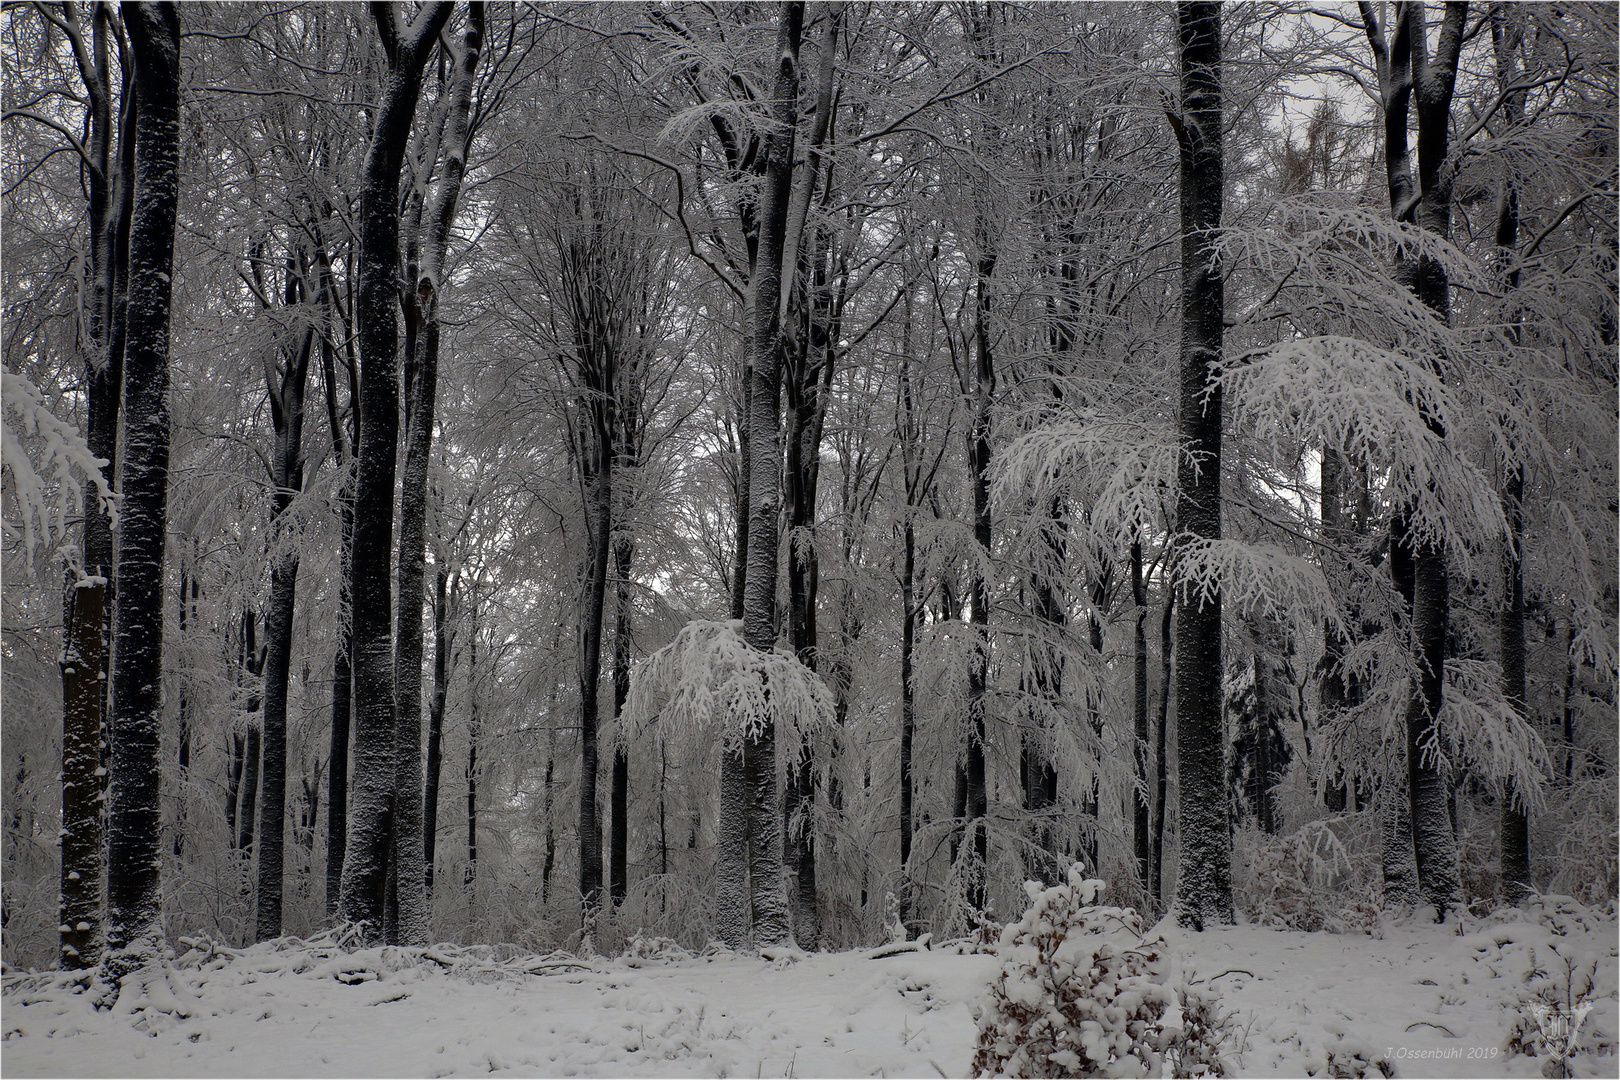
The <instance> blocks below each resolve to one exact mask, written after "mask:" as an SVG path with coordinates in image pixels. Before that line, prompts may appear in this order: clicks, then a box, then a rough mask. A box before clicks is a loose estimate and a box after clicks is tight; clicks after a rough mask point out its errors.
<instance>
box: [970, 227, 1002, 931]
mask: <svg viewBox="0 0 1620 1080" xmlns="http://www.w3.org/2000/svg"><path fill="white" fill-rule="evenodd" d="M978 233H979V237H978V238H979V256H978V260H977V264H976V278H975V281H974V308H973V314H974V327H973V356H974V368H973V371H974V374H973V379H972V381H971V383H970V384H969V385H968V386H967V387H965V388H964V390H965V392H966V393H967V395H968V396H969V399H970V400H971V401H972V402H973V410H974V411H973V420H972V423H971V425H970V426H969V429H968V432H967V443H968V445H967V451H968V474H969V476H968V479H969V482H970V483H971V484H972V487H973V538H974V540H975V541H976V542H977V543H978V545H979V548H980V558H981V559H983V560H985V561H988V560H989V559H990V557H991V553H992V541H991V529H992V520H991V510H990V408H991V404H992V402H993V401H994V400H995V394H996V368H995V354H994V353H993V352H992V351H991V348H990V278H991V277H992V276H993V275H994V274H995V272H996V252H995V249H994V248H993V247H992V245H991V241H990V237H989V227H988V223H987V222H986V221H985V220H984V210H983V208H981V209H980V211H979V222H978ZM968 623H969V625H970V626H971V627H972V631H971V635H970V640H971V641H972V643H973V650H974V654H973V659H972V660H970V661H969V663H968V698H967V722H968V730H967V738H966V747H965V752H964V756H963V762H962V773H963V777H964V779H965V783H966V788H965V792H964V795H965V799H966V801H965V804H964V805H963V808H962V811H963V815H964V817H965V820H966V825H965V829H966V835H965V837H964V842H965V843H966V844H967V845H968V851H969V860H970V861H969V864H968V866H967V868H966V876H967V890H966V899H967V904H968V907H970V908H972V909H973V911H975V912H982V911H983V910H984V907H985V902H986V899H987V896H988V893H987V885H988V882H987V880H986V875H987V874H988V871H989V857H990V835H989V831H988V823H987V822H986V821H985V820H984V818H985V814H986V813H987V812H988V811H989V793H988V790H987V788H986V786H985V781H986V776H985V749H984V740H985V720H986V717H985V709H986V702H985V691H986V689H987V687H988V684H989V678H990V641H989V634H990V587H989V583H988V582H987V581H985V579H984V573H983V572H982V570H980V569H978V568H977V567H975V569H974V571H973V574H972V577H971V579H970V581H969V584H968Z"/></svg>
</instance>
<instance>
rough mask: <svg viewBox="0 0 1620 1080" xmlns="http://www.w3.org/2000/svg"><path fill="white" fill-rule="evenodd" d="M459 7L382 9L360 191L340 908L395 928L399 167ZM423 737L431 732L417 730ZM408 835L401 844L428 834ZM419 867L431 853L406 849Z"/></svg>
mask: <svg viewBox="0 0 1620 1080" xmlns="http://www.w3.org/2000/svg"><path fill="white" fill-rule="evenodd" d="M452 6H453V5H451V4H449V3H433V4H429V5H427V6H426V7H424V8H422V9H421V10H420V11H419V12H417V14H416V16H415V18H413V19H412V20H411V22H410V23H409V24H408V25H406V26H405V27H403V28H402V27H400V26H399V25H398V24H397V23H396V20H395V14H394V8H393V5H391V4H383V5H376V6H374V7H373V9H372V14H373V17H374V19H375V21H376V24H377V36H378V40H379V42H380V45H381V48H382V51H383V56H384V59H385V61H386V68H385V70H386V75H385V79H384V83H383V87H382V92H381V97H380V99H379V102H378V110H377V119H376V126H375V129H374V131H373V134H372V140H371V146H370V149H369V151H368V153H367V157H366V166H365V173H364V180H363V185H362V187H361V191H360V208H359V237H360V248H359V256H358V263H357V265H358V272H357V275H356V276H357V278H358V282H357V288H356V295H355V336H356V338H357V340H358V344H359V352H360V402H359V412H360V425H359V446H358V448H357V450H356V469H357V473H356V482H355V496H354V507H355V509H354V514H355V520H354V529H353V541H352V544H351V547H352V553H351V555H350V560H351V563H350V565H351V567H352V573H353V575H354V580H353V586H352V587H353V590H354V591H353V601H352V603H353V623H354V630H353V634H354V646H353V648H354V659H353V664H354V700H355V709H356V713H355V726H354V766H355V768H354V776H355V778H356V783H355V784H354V786H353V790H352V791H351V793H350V802H349V835H348V840H347V843H346V845H345V856H344V862H343V882H342V886H341V892H340V895H339V900H338V914H339V916H340V917H341V918H343V919H344V920H346V921H349V922H354V923H363V924H365V933H366V934H367V936H368V937H370V938H380V936H381V935H382V932H383V917H384V913H385V907H386V902H385V892H386V886H387V882H388V867H389V865H390V847H391V839H392V838H394V837H395V830H394V822H395V820H396V817H395V815H396V813H397V809H396V785H397V783H398V780H397V776H398V775H399V765H398V762H399V761H400V760H401V757H400V754H399V742H400V739H399V735H398V726H399V724H398V715H399V714H398V708H397V702H396V700H395V680H394V648H393V644H394V643H393V637H392V635H391V634H390V632H389V631H390V626H389V621H390V617H391V614H392V611H391V608H392V606H393V605H392V600H393V590H392V589H391V588H390V585H389V580H388V566H389V557H390V552H391V550H392V548H393V531H394V513H393V505H394V476H395V467H394V462H395V446H394V444H395V441H396V439H397V438H398V433H399V389H398V386H397V385H396V380H397V377H398V371H399V368H398V363H399V361H398V356H397V355H396V349H397V341H398V331H397V328H396V323H397V320H398V304H399V288H398V280H399V176H400V170H401V168H402V167H403V165H404V157H405V148H406V143H407V141H408V140H409V138H410V132H411V120H412V117H413V116H414V115H415V113H416V101H417V97H418V95H419V93H420V92H421V88H422V72H423V69H424V68H425V67H426V65H427V62H428V58H429V55H430V53H431V52H432V49H433V46H434V44H435V43H436V41H437V39H438V36H439V31H440V30H442V29H443V28H444V24H445V22H446V21H447V20H448V19H449V18H450V11H451V7H452ZM412 731H413V732H417V738H420V734H419V730H418V729H417V728H412ZM421 836H422V834H421V832H420V831H419V830H412V831H410V832H409V833H406V832H404V831H401V832H399V833H398V837H397V844H396V846H395V850H400V849H402V848H403V847H407V846H414V845H417V844H420V843H421ZM399 858H401V859H402V860H404V865H406V866H408V867H413V868H414V867H420V865H421V860H420V858H419V857H418V858H411V857H408V856H406V855H404V854H403V853H401V854H400V855H399Z"/></svg>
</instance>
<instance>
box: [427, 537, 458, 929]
mask: <svg viewBox="0 0 1620 1080" xmlns="http://www.w3.org/2000/svg"><path fill="white" fill-rule="evenodd" d="M449 583H450V571H449V568H448V567H446V566H445V565H444V563H443V562H440V563H439V569H438V573H437V574H435V575H434V579H433V698H432V701H431V703H430V704H429V705H428V741H427V780H426V786H425V789H424V790H425V792H426V793H425V795H424V796H423V798H422V867H423V871H424V873H425V874H426V877H425V881H426V882H427V885H426V888H427V898H428V903H429V905H430V906H431V904H432V902H433V857H434V849H435V848H436V847H437V846H438V833H439V780H440V774H441V773H442V772H443V770H444V706H445V701H446V699H447V698H448V697H449V694H450V646H451V641H452V639H453V636H454V635H453V633H452V630H451V626H450V619H451V611H450V607H449V603H450V588H449Z"/></svg>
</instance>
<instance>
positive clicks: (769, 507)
mask: <svg viewBox="0 0 1620 1080" xmlns="http://www.w3.org/2000/svg"><path fill="white" fill-rule="evenodd" d="M781 19H782V22H781V30H780V32H779V33H778V35H777V57H778V59H777V72H776V83H775V86H774V88H773V90H772V95H771V96H772V99H773V101H774V102H775V105H774V107H773V110H772V113H773V115H772V119H773V120H774V121H775V129H774V130H773V131H772V133H771V134H770V135H768V136H767V137H766V140H765V150H764V153H765V157H766V166H765V183H764V188H763V192H762V194H761V197H760V211H759V229H760V232H759V237H760V239H759V256H758V259H757V261H756V265H755V270H754V275H753V278H752V279H751V280H750V282H749V292H750V293H751V294H752V296H751V300H752V309H753V311H752V314H753V326H752V333H751V335H750V339H749V354H750V355H749V390H748V398H749V402H748V406H749V416H748V456H749V459H750V469H749V490H748V548H747V551H746V553H745V555H746V560H747V564H748V570H747V576H746V580H745V583H744V586H743V631H744V636H745V637H746V639H747V641H748V644H749V646H750V647H751V648H754V649H757V650H759V651H760V652H769V651H771V650H772V649H774V648H775V645H776V583H777V547H778V535H779V529H778V516H779V515H780V513H781V509H782V472H781V464H780V459H781V453H782V419H781V399H782V348H783V342H782V321H781V312H780V302H781V295H782V273H783V266H782V257H783V252H784V246H785V245H784V240H785V234H786V231H787V217H788V213H787V212H788V200H789V192H790V188H791V185H792V181H793V137H794V129H795V128H796V127H797V125H798V112H799V110H798V101H799V40H800V37H801V35H802V33H803V29H804V4H803V3H799V2H796V0H789V2H787V3H784V4H783V5H782V16H781ZM788 269H789V270H791V268H788ZM743 765H744V773H745V775H746V778H747V779H746V786H747V797H748V804H747V820H748V840H749V852H748V876H749V882H748V884H749V900H750V905H749V906H750V909H751V912H752V915H753V921H754V937H755V939H756V941H757V942H758V944H760V945H764V946H772V945H781V944H784V943H787V942H789V941H791V938H792V934H791V931H790V929H789V926H788V910H787V883H786V880H785V878H784V876H783V872H782V869H783V868H782V806H781V803H780V802H779V801H778V797H777V782H776V779H777V778H776V730H775V725H774V723H772V722H770V721H769V720H767V721H766V722H765V723H764V724H762V725H759V726H758V728H757V730H756V731H754V732H752V733H751V734H749V735H748V736H747V737H745V738H744V741H743Z"/></svg>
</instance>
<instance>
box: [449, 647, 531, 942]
mask: <svg viewBox="0 0 1620 1080" xmlns="http://www.w3.org/2000/svg"><path fill="white" fill-rule="evenodd" d="M467 631H468V632H467V684H468V689H467V771H466V774H465V776H466V780H467V869H466V870H465V871H464V872H463V873H462V878H461V883H462V885H463V886H464V887H465V888H466V890H467V909H468V916H467V918H468V920H469V921H472V920H473V919H474V918H475V917H476V915H477V910H478V904H477V901H478V744H479V742H480V741H482V739H483V734H484V731H483V727H484V725H483V718H482V716H481V715H480V713H479V711H478V624H477V622H476V620H475V621H474V622H473V624H472V625H471V626H469V627H468V628H467ZM551 767H552V763H551V762H550V761H547V762H546V801H547V803H548V804H549V802H550V801H551ZM548 809H549V806H548ZM547 821H548V822H549V821H550V815H549V814H547ZM550 827H551V826H550V825H549V824H548V825H547V826H546V828H547V829H550ZM550 842H551V839H550V836H549V835H548V836H547V845H548V850H547V851H546V873H545V875H543V876H542V877H541V884H540V890H541V896H542V897H544V895H545V883H546V878H548V877H549V876H550V870H551V855H552V853H551V851H550V849H549V845H550Z"/></svg>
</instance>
